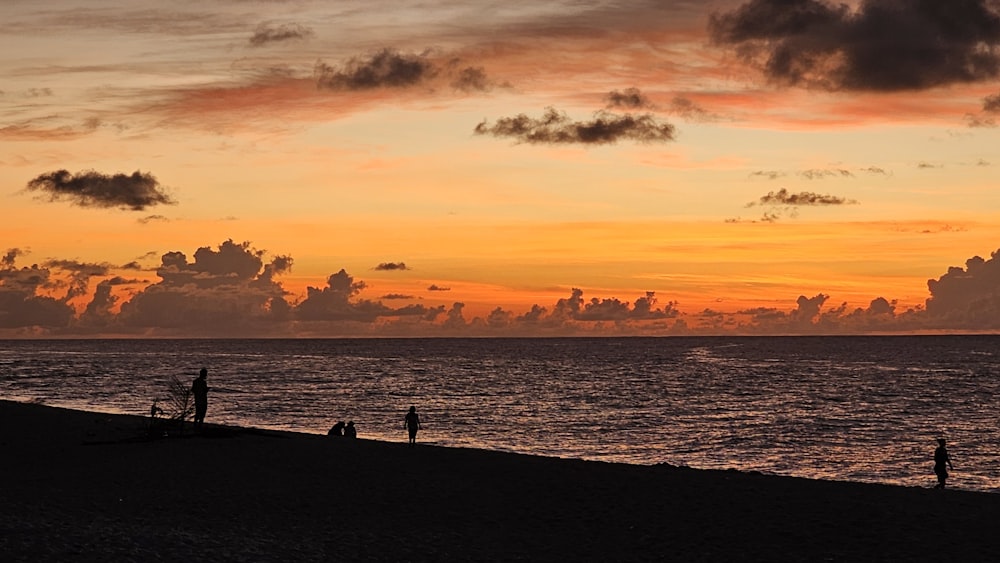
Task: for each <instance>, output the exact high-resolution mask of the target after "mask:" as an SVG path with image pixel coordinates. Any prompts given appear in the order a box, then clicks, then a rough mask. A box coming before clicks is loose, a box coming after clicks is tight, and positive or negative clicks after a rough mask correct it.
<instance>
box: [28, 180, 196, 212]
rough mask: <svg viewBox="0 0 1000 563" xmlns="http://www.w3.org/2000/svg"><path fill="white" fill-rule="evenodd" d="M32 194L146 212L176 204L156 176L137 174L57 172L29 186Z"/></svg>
mask: <svg viewBox="0 0 1000 563" xmlns="http://www.w3.org/2000/svg"><path fill="white" fill-rule="evenodd" d="M27 190H28V191H38V192H43V193H46V194H48V196H49V199H50V201H58V200H62V199H69V200H70V201H72V202H73V203H75V204H76V205H79V206H81V207H103V208H111V207H120V208H128V209H131V210H133V211H142V210H144V209H146V208H147V207H152V206H155V205H160V204H166V205H173V204H175V203H176V202H175V201H174V200H173V199H171V198H170V196H168V195H167V194H166V193H164V192H163V191H161V189H160V183H159V182H158V181H157V180H156V178H155V177H153V175H152V174H148V173H146V174H143V173H142V172H139V171H138V170H136V171H135V172H133V173H132V174H131V175H125V174H113V175H109V174H101V173H99V172H95V171H93V170H88V171H84V172H78V173H77V174H70V173H69V172H68V171H66V170H57V171H55V172H49V173H47V174H42V175H40V176H38V177H36V178H34V179H33V180H31V181H30V182H28V185H27Z"/></svg>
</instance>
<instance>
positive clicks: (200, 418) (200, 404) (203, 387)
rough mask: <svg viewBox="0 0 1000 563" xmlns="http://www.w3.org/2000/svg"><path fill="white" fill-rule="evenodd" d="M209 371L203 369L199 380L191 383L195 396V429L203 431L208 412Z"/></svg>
mask: <svg viewBox="0 0 1000 563" xmlns="http://www.w3.org/2000/svg"><path fill="white" fill-rule="evenodd" d="M207 377H208V370H207V369H205V368H201V373H199V374H198V378H197V379H195V380H194V382H192V383H191V393H192V394H194V429H195V430H201V425H202V423H203V422H205V413H206V412H207V411H208V381H207V379H206V378H207Z"/></svg>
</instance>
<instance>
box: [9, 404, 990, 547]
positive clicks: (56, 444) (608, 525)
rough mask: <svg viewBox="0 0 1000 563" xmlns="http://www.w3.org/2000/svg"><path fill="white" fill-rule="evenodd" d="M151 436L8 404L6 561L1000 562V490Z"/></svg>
mask: <svg viewBox="0 0 1000 563" xmlns="http://www.w3.org/2000/svg"><path fill="white" fill-rule="evenodd" d="M209 416H211V412H210V413H209ZM147 427H148V420H146V419H143V418H141V417H130V416H121V415H108V414H99V413H89V412H81V411H71V410H65V409H58V408H52V407H46V406H40V405H34V404H23V403H12V402H6V401H0V451H2V463H0V508H2V510H0V560H3V561H150V560H158V561H198V560H213V561H511V560H520V561H565V560H575V561H930V560H937V561H989V560H996V558H997V557H1000V539H998V537H1000V536H998V534H996V531H995V527H996V524H997V522H1000V495H996V494H991V493H975V492H965V491H957V490H945V491H940V490H933V489H921V488H907V487H894V486H886V485H872V484H861V483H846V482H833V481H817V480H809V479H797V478H790V477H775V476H765V475H759V474H749V473H740V472H736V471H703V470H693V469H684V468H675V467H670V466H633V465H624V464H610V463H601V462H588V461H579V460H564V459H553V458H543V457H537V456H527V455H518V454H508V453H497V452H489V451H480V450H472V449H460V448H442V447H435V446H427V445H417V446H416V447H410V446H408V445H406V444H405V443H388V442H377V441H371V440H365V439H359V440H349V439H345V438H328V437H326V436H316V435H307V434H295V433H287V432H275V431H264V430H257V429H247V428H230V427H220V426H212V425H208V426H206V428H205V430H204V431H203V432H202V433H201V434H200V435H194V434H192V433H191V432H190V427H189V428H188V432H187V433H186V434H184V435H181V436H178V435H171V436H169V437H166V438H163V437H162V432H157V434H158V435H161V437H159V438H156V439H151V438H149V437H148V436H147V435H146V434H147V433H146V429H147ZM403 433H404V431H403V429H402V428H400V439H401V440H402V439H403V437H404V436H403ZM362 438H363V437H362ZM927 480H928V486H930V485H932V484H933V475H928V479H927Z"/></svg>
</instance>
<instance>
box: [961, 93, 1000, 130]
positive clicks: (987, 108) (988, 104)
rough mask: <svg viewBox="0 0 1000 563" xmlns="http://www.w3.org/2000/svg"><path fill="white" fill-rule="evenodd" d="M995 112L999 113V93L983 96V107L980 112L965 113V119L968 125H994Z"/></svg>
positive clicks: (995, 124)
mask: <svg viewBox="0 0 1000 563" xmlns="http://www.w3.org/2000/svg"><path fill="white" fill-rule="evenodd" d="M997 114H1000V94H993V95H991V96H986V97H985V98H983V109H982V111H981V112H980V113H978V114H976V113H967V114H965V121H966V124H967V125H968V126H969V127H996V126H997V121H996V117H995V116H996V115H997Z"/></svg>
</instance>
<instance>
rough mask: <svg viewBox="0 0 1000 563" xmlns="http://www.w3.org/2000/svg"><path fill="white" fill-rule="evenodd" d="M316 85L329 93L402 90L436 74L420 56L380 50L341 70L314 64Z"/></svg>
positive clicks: (324, 64) (424, 58) (356, 58)
mask: <svg viewBox="0 0 1000 563" xmlns="http://www.w3.org/2000/svg"><path fill="white" fill-rule="evenodd" d="M313 73H314V75H315V77H316V85H317V86H318V87H320V88H327V89H331V90H371V89H374V88H405V87H409V86H414V85H417V84H420V83H421V82H423V81H425V80H428V79H430V78H433V77H434V76H436V75H437V74H438V69H437V68H436V67H435V65H434V64H433V63H432V62H431V61H430V60H429V59H428V58H427V57H426V56H424V55H417V54H412V53H400V52H399V51H396V50H395V49H388V48H387V49H382V50H381V51H378V52H377V53H375V54H373V55H371V57H369V58H361V57H353V58H351V59H349V60H348V61H347V62H346V63H344V65H343V66H342V67H334V66H330V65H327V64H326V63H323V62H317V63H316V66H315V68H314V70H313Z"/></svg>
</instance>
